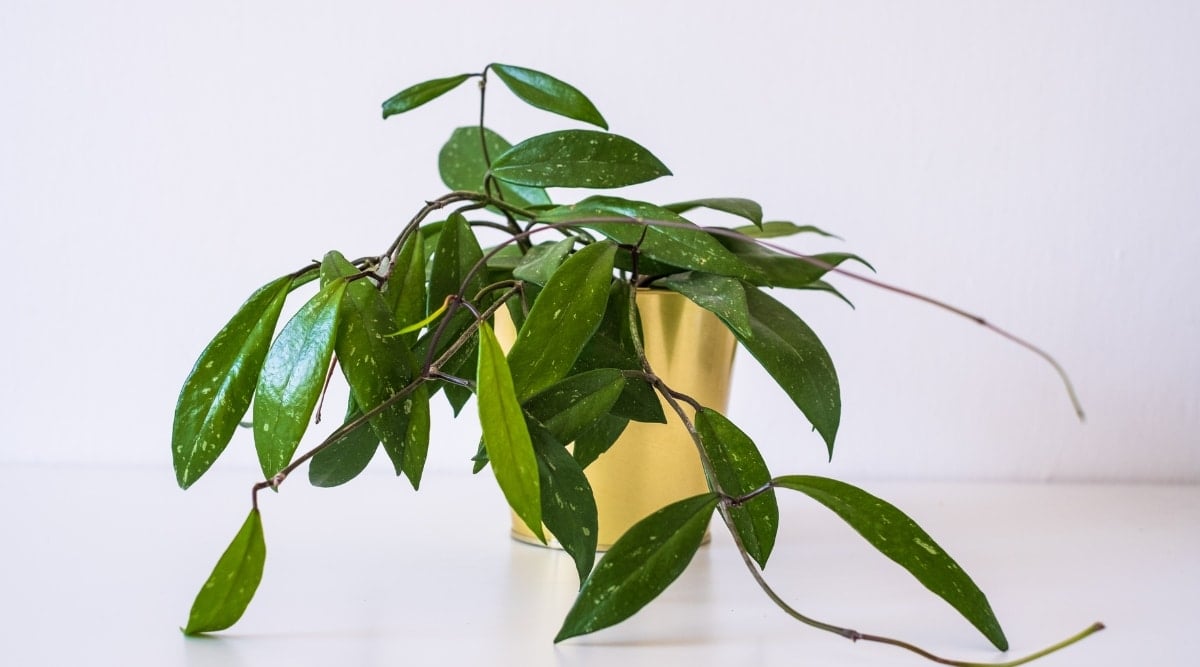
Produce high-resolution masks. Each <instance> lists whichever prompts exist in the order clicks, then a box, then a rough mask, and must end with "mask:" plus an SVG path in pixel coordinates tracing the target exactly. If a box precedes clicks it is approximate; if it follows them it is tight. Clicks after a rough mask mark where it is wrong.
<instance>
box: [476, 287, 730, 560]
mask: <svg viewBox="0 0 1200 667" xmlns="http://www.w3.org/2000/svg"><path fill="white" fill-rule="evenodd" d="M637 300H638V312H639V313H640V315H641V320H642V338H643V341H644V346H645V350H646V358H647V359H648V360H649V361H650V366H651V368H652V369H653V370H654V373H655V374H656V375H658V376H659V377H661V378H662V379H663V380H664V381H665V382H666V383H667V384H668V385H669V386H670V387H671V388H673V389H675V390H676V391H681V392H683V393H685V394H688V395H690V396H692V397H694V398H695V399H696V400H697V401H699V402H700V404H701V405H704V406H706V407H711V408H713V409H716V410H720V411H724V410H725V407H726V403H727V401H728V399H729V378H730V371H731V370H732V367H733V354H734V350H735V349H736V346H737V341H736V340H735V339H734V337H733V334H731V333H730V332H729V330H728V329H727V328H725V325H724V324H722V323H721V321H720V320H719V319H717V317H716V316H715V315H713V314H712V313H710V312H708V311H707V310H704V309H703V308H700V307H699V306H697V305H696V304H694V303H692V302H691V301H689V300H688V299H687V298H685V297H683V296H681V295H679V294H677V293H675V292H668V291H663V290H639V291H638V298H637ZM496 335H497V337H498V338H499V339H500V342H501V345H503V346H504V347H505V348H506V349H507V347H508V346H510V345H511V344H512V341H513V340H514V339H515V331H514V330H513V325H512V322H511V320H509V319H508V317H507V312H506V311H504V310H503V309H502V310H501V311H499V312H498V313H497V317H496ZM659 401H660V402H661V403H662V406H663V412H664V413H665V414H666V417H667V423H665V424H648V423H643V422H630V423H629V426H628V427H627V428H626V429H625V432H624V433H623V434H622V435H621V437H620V438H619V439H618V440H617V441H616V443H614V444H613V446H612V448H611V449H609V450H608V451H607V452H605V453H604V454H602V455H601V456H600V457H599V458H598V459H597V460H596V461H595V462H593V463H592V464H591V465H589V466H588V467H587V468H586V469H585V473H586V474H587V478H588V481H589V483H590V484H591V485H592V491H593V493H594V494H595V497H596V507H597V512H598V530H599V532H598V536H597V547H598V549H599V550H601V551H603V550H605V549H608V548H609V547H610V546H612V545H613V543H615V542H616V541H617V539H618V538H619V537H621V535H623V534H624V533H625V531H626V530H628V529H629V528H630V527H631V526H633V524H635V523H637V522H638V521H640V520H641V519H642V518H644V517H645V516H647V515H649V514H650V513H652V512H654V511H655V510H658V509H660V508H662V507H664V506H666V505H668V504H670V503H672V502H674V501H676V500H680V499H683V498H687V497H690V496H694V495H697V494H700V493H704V492H706V491H707V490H708V485H707V483H706V482H705V479H704V471H703V469H702V468H701V465H700V455H699V453H698V452H697V451H696V445H695V443H694V442H693V441H692V438H691V436H690V435H689V434H688V432H687V430H686V429H685V428H684V427H683V424H681V423H680V420H679V417H678V416H677V415H676V414H675V412H674V411H673V410H672V409H671V408H670V407H669V406H668V405H667V404H666V402H665V401H663V400H662V398H661V397H660V398H659ZM684 409H685V410H687V411H688V413H689V414H692V412H693V411H692V409H691V408H690V407H688V406H687V405H686V404H684ZM546 534H547V536H550V533H549V531H546ZM512 535H513V537H514V538H515V539H517V540H520V541H522V542H529V543H531V544H537V545H541V542H539V541H538V539H537V538H536V537H535V536H534V535H533V533H532V532H531V531H530V530H529V528H528V527H527V526H525V524H524V523H523V522H522V521H521V520H520V519H519V518H517V517H516V515H515V514H514V515H513V520H512ZM706 539H707V538H706ZM557 544H558V543H557V542H556V541H555V540H553V539H551V541H550V545H551V546H557Z"/></svg>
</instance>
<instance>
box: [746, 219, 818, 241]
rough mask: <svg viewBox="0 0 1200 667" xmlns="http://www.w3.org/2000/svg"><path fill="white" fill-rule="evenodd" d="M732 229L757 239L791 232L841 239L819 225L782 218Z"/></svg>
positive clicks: (789, 234)
mask: <svg viewBox="0 0 1200 667" xmlns="http://www.w3.org/2000/svg"><path fill="white" fill-rule="evenodd" d="M734 231H736V232H741V233H743V234H745V235H746V236H752V237H754V238H759V239H773V238H778V237H780V236H791V235H793V234H817V235H818V236H824V237H826V238H831V239H839V240H840V239H841V237H840V236H836V235H834V234H830V233H829V232H827V231H825V230H823V229H821V228H819V227H813V226H812V225H797V224H795V223H792V222H785V221H783V220H773V221H771V222H764V223H762V225H761V226H754V225H746V226H745V227H738V228H737V229H735V230H734Z"/></svg>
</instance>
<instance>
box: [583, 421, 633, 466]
mask: <svg viewBox="0 0 1200 667" xmlns="http://www.w3.org/2000/svg"><path fill="white" fill-rule="evenodd" d="M628 425H629V420H628V419H626V418H624V417H617V416H616V415H604V416H603V417H601V418H600V419H598V420H596V423H595V424H593V425H592V426H591V427H590V428H588V429H587V430H586V431H584V432H583V433H580V434H579V435H578V436H576V438H575V449H574V451H572V452H571V454H572V456H574V457H575V461H576V462H577V463H579V467H581V468H586V467H588V466H590V465H592V463H593V462H594V461H595V460H596V459H598V458H600V455H601V454H603V453H604V452H607V451H608V450H609V448H610V447H612V446H613V445H614V444H615V443H616V442H617V438H620V437H621V434H622V433H624V432H625V427H626V426H628Z"/></svg>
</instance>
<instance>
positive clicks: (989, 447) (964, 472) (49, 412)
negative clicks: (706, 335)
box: [0, 0, 1200, 481]
mask: <svg viewBox="0 0 1200 667" xmlns="http://www.w3.org/2000/svg"><path fill="white" fill-rule="evenodd" d="M1197 34H1200V5H1198V4H1197V3H1195V2H1190V1H1187V0H1179V1H1177V2H1171V1H1162V2H1153V3H1144V2H1136V1H1133V0H1129V1H1124V2H1075V1H1066V0H1037V1H1033V0H1030V1H1023V2H1010V1H1005V2H999V1H993V2H970V3H964V2H960V1H958V0H941V1H924V2H906V3H894V2H887V1H882V2H844V1H842V0H838V1H836V2H792V3H780V2H776V1H774V0H772V1H770V2H768V1H766V0H762V1H755V0H747V1H742V2H736V3H729V2H725V1H718V0H699V1H695V0H693V1H688V2H682V1H677V2H655V3H647V2H640V1H634V0H623V1H614V2H604V3H591V4H584V3H562V2H549V1H541V2H520V3H516V2H513V3H504V2H495V1H491V0H489V1H487V2H484V1H482V0H473V1H467V2H443V3H432V2H425V3H416V2H384V1H382V0H375V1H372V2H349V1H348V2H339V3H314V2H295V1H288V2H282V1H265V0H264V1H256V2H250V3H247V2H242V1H235V0H212V1H209V2H192V3H178V2H166V3H164V2H158V1H147V0H141V1H136V0H131V1H129V2H122V3H117V4H116V5H113V4H110V3H94V2H82V1H78V0H45V1H39V2H27V1H22V0H6V1H5V2H3V3H0V90H2V91H3V93H2V94H3V99H4V102H3V104H0V248H3V249H4V251H5V263H6V267H7V272H6V275H7V276H8V278H9V289H8V290H6V293H5V296H4V307H3V312H4V315H3V318H4V324H5V326H4V327H2V328H0V345H3V347H4V349H5V350H6V351H7V353H6V354H5V355H4V361H3V362H2V365H0V368H2V369H3V373H4V377H5V378H6V380H7V381H6V382H4V383H0V406H3V407H0V410H3V419H0V461H33V462H41V463H88V464H101V465H103V464H110V463H114V462H117V463H133V464H152V465H161V464H162V463H163V462H164V461H166V460H167V456H168V448H167V440H168V437H169V436H168V433H169V432H170V419H171V413H172V410H173V407H174V401H175V397H176V395H177V392H178V389H179V386H180V384H181V383H182V381H183V378H184V376H185V375H186V374H187V371H188V369H189V368H190V367H191V364H192V362H193V360H194V359H195V357H196V356H197V355H198V354H199V351H200V350H201V349H202V347H203V346H204V344H205V342H206V341H207V340H208V339H209V338H210V337H211V336H212V334H213V333H214V332H215V331H216V330H217V329H218V328H219V327H220V325H221V324H222V323H223V322H224V321H225V320H226V319H227V318H228V317H229V315H230V314H231V313H232V311H233V310H234V309H235V307H236V305H237V304H238V303H240V302H241V301H242V299H244V298H245V297H246V296H247V295H248V294H249V293H250V292H251V291H252V290H253V289H254V288H255V287H257V286H258V285H260V284H263V283H265V282H266V281H267V280H269V279H271V278H273V277H274V276H276V275H278V274H280V273H282V272H285V271H289V270H292V269H293V268H295V267H297V266H298V265H300V264H302V263H303V262H305V261H306V260H308V259H309V258H311V257H319V256H320V255H322V254H323V253H324V252H325V251H326V250H328V249H330V248H338V249H340V250H343V251H344V252H346V254H348V255H352V256H357V255H362V254H368V253H373V252H378V251H380V250H381V249H382V248H383V247H385V246H386V245H387V243H388V242H389V241H390V240H391V238H392V236H393V235H394V233H395V231H396V227H397V225H398V224H399V222H400V221H401V220H404V219H407V217H408V215H409V214H410V212H411V211H412V210H413V209H414V208H415V206H416V205H417V204H419V202H421V201H422V200H424V199H426V198H429V197H433V196H436V195H438V194H440V193H441V192H442V189H443V188H442V186H441V184H440V183H438V181H437V178H436V174H435V171H434V165H435V158H436V153H437V149H438V147H439V146H440V145H441V142H442V141H443V139H444V137H446V136H448V134H449V132H450V129H451V128H452V127H453V126H455V125H460V124H469V123H471V122H473V121H474V115H475V113H476V100H475V97H474V95H473V92H472V90H471V87H470V86H464V87H463V88H462V89H460V90H457V91H455V92H454V93H452V94H451V95H449V96H447V97H446V98H444V99H440V100H438V101H436V102H435V103H432V104H431V105H430V106H429V107H427V108H422V109H419V110H417V111H416V112H414V113H413V114H411V115H410V116H409V117H399V118H395V119H392V120H389V121H387V122H383V121H381V120H380V119H379V104H380V102H381V101H382V100H384V99H385V98H387V97H388V96H390V95H391V94H393V93H394V92H396V91H397V90H399V89H401V88H402V87H405V86H407V85H409V84H411V83H414V82H417V81H421V80H424V79H426V78H431V77H437V76H445V75H448V74H451V73H455V72H458V71H474V70H478V69H479V68H481V67H482V66H483V64H484V63H487V62H491V61H500V62H512V63H517V64H524V65H527V66H531V67H535V68H541V69H544V70H546V71H548V72H551V73H553V74H556V75H558V76H560V77H562V78H563V79H565V80H568V81H570V82H572V83H574V84H575V85H577V86H579V87H580V88H581V89H582V90H584V91H585V92H586V93H587V94H589V95H590V96H591V97H592V99H594V100H595V102H596V104H597V105H598V107H599V108H600V109H601V110H602V111H603V112H604V113H605V114H606V116H607V117H608V118H609V120H610V122H611V124H612V127H613V129H614V131H616V132H619V133H623V134H626V135H628V136H631V137H634V138H636V139H637V140H639V141H641V142H643V143H644V144H646V145H647V146H648V147H649V148H651V149H652V150H653V151H654V152H655V153H656V154H657V155H659V156H660V157H661V158H662V159H663V160H664V161H665V162H666V163H667V164H668V165H669V166H670V167H672V169H673V170H674V171H675V173H676V174H677V175H676V176H675V177H674V178H670V179H663V180H661V181H659V182H655V183H652V184H649V185H647V186H645V187H641V188H636V189H634V190H633V191H632V195H633V196H644V197H648V198H653V199H656V200H667V201H669V200H672V199H682V198H692V197H696V196H708V195H735V196H747V197H752V198H755V199H758V200H759V201H761V202H762V203H763V204H764V205H765V206H766V209H767V212H768V216H770V217H783V218H790V219H793V220H796V221H798V222H802V223H811V224H817V225H820V226H821V227H825V228H828V229H830V230H832V231H835V232H837V233H839V234H841V235H842V236H843V237H844V238H845V239H846V243H845V244H839V243H837V242H829V243H827V244H825V243H821V244H815V243H814V244H805V245H800V246H798V247H800V248H801V249H806V250H813V249H835V250H836V249H849V250H852V251H856V252H859V253H861V254H862V255H864V256H865V257H867V258H868V259H870V260H871V261H872V262H874V264H875V266H876V267H877V268H878V269H879V272H880V276H881V277H882V278H884V279H886V280H890V281H895V282H897V283H900V284H902V285H905V286H908V287H911V288H915V289H918V290H924V291H927V292H931V293H933V294H935V295H939V296H942V297H945V298H946V299H948V300H950V301H951V302H953V303H955V304H958V305H961V306H964V307H967V308H969V309H972V310H975V311H978V312H981V313H983V314H985V315H987V316H988V317H989V318H991V319H992V320H993V321H995V322H997V323H999V324H1001V325H1003V326H1006V327H1008V328H1010V329H1011V330H1013V331H1014V332H1016V333H1019V334H1021V335H1024V336H1027V337H1028V338H1030V339H1032V340H1034V341H1036V342H1037V343H1039V344H1041V345H1043V346H1044V347H1046V348H1047V349H1048V350H1050V351H1051V352H1053V353H1055V354H1056V355H1058V356H1059V357H1060V359H1061V360H1062V362H1063V363H1064V365H1065V366H1066V367H1067V368H1068V369H1069V370H1070V371H1071V373H1072V374H1073V375H1074V378H1075V380H1076V382H1077V384H1078V386H1079V390H1080V394H1081V396H1082V398H1083V400H1084V402H1085V404H1086V406H1087V408H1088V410H1089V416H1090V419H1089V422H1088V423H1087V424H1086V425H1085V426H1082V427H1081V426H1080V425H1078V424H1077V423H1076V422H1075V421H1074V418H1073V416H1072V414H1071V412H1070V410H1069V408H1068V406H1067V403H1066V399H1065V397H1064V395H1063V393H1062V391H1061V389H1060V387H1059V385H1058V382H1057V380H1056V379H1055V378H1054V376H1053V375H1052V373H1051V372H1050V371H1049V369H1048V368H1046V367H1045V366H1044V365H1043V364H1042V363H1041V362H1039V361H1038V360H1037V359H1035V358H1034V357H1032V356H1031V355H1029V354H1026V353H1024V352H1023V351H1021V350H1019V349H1017V348H1015V347H1013V346H1011V345H1009V344H1007V343H1005V342H1004V341H1001V340H1000V339H998V338H995V337H991V336H988V335H985V334H984V333H982V332H981V331H979V330H977V329H975V328H973V326H972V325H970V324H967V323H965V322H962V321H955V320H954V319H953V318H951V317H948V316H946V315H943V314H940V313H937V312H935V311H932V310H930V309H929V308H927V307H925V306H921V305H919V304H915V303H912V302H905V301H903V300H900V299H898V298H895V297H893V296H890V295H886V294H880V293H877V292H875V291H872V290H870V289H868V288H865V287H863V286H860V285H856V284H850V283H848V282H846V281H840V284H841V285H842V286H843V288H844V289H845V290H846V292H847V293H848V294H849V295H850V297H851V298H852V299H853V300H854V301H855V302H856V303H857V305H858V310H857V311H856V312H851V311H850V310H848V309H846V308H844V307H842V306H840V305H839V304H837V303H835V302H834V301H832V300H830V299H827V298H824V297H823V296H820V295H801V296H795V297H789V302H791V303H794V304H796V305H797V306H798V307H800V308H801V309H802V313H803V314H804V316H805V317H806V318H807V319H808V320H809V321H810V322H811V323H812V324H813V326H814V328H815V329H816V330H817V332H818V333H819V334H820V335H821V336H822V338H823V339H824V340H825V341H826V343H827V345H828V346H829V348H830V349H831V351H832V353H833V356H834V359H835V361H836V363H837V365H838V368H839V372H840V374H841V377H842V384H843V388H844V395H845V416H844V420H843V427H842V431H841V434H840V438H839V441H840V442H839V452H838V455H837V456H836V457H835V458H834V464H833V466H832V467H831V468H827V467H825V466H824V452H823V448H822V447H821V445H820V444H819V442H818V441H817V439H816V438H815V437H814V436H811V435H808V434H807V428H806V427H805V425H804V423H803V420H802V418H801V417H799V415H796V414H795V412H794V411H793V410H792V409H791V408H790V405H789V404H788V402H787V400H786V398H785V397H784V395H783V393H782V392H780V391H778V390H776V389H774V388H769V380H768V379H767V378H766V376H765V375H764V374H763V373H762V372H761V371H759V370H758V369H757V368H756V367H755V365H754V364H753V363H750V362H749V360H748V359H744V360H743V363H740V364H739V365H738V369H737V377H736V380H735V383H736V386H735V398H734V400H733V404H732V406H731V410H730V414H731V417H732V418H733V419H734V420H735V421H737V422H738V423H739V424H741V425H742V426H743V427H744V428H745V429H746V430H748V431H750V432H751V433H752V435H753V436H754V437H755V439H756V440H757V441H759V442H760V444H761V445H762V446H763V447H764V448H765V449H766V450H767V453H768V457H769V458H770V459H771V460H772V461H773V462H774V461H780V462H781V465H782V463H784V462H786V464H787V466H788V467H790V468H793V469H814V468H816V467H817V466H821V468H820V469H821V470H828V471H830V472H832V473H833V474H837V475H847V476H855V477H885V478H950V479H1022V480H1044V479H1108V480H1158V481H1170V480H1176V481H1178V480H1191V481H1196V480H1200V446H1198V441H1197V436H1196V434H1197V433H1200V347H1197V346H1196V344H1195V341H1197V340H1200V309H1198V308H1197V299H1196V297H1195V292H1194V285H1196V284H1198V283H1200V268H1198V266H1200V265H1198V264H1197V262H1196V261H1195V257H1196V256H1197V254H1200V225H1197V224H1196V221H1197V220H1200V187H1198V184H1197V175H1198V174H1200V132H1198V130H1197V124H1196V121H1195V119H1196V118H1197V117H1200V77H1197V70H1196V63H1198V62H1200V40H1197V39H1196V35H1197ZM489 108H490V110H491V112H492V115H491V118H492V119H493V125H494V126H495V128H496V129H497V130H499V131H501V132H502V133H503V134H505V135H507V136H509V137H510V138H512V139H519V138H522V137H525V136H529V135H531V134H533V133H536V132H541V131H546V130H548V129H555V128H558V127H561V126H563V122H565V121H563V122H560V121H559V120H557V119H555V118H553V117H551V116H549V115H547V114H544V113H542V112H539V111H535V110H526V109H524V108H521V107H520V105H518V104H516V103H514V102H512V98H511V96H509V95H508V93H507V92H506V91H505V90H503V88H502V87H500V86H497V87H496V89H495V91H494V94H493V95H492V96H491V99H490V101H489ZM567 195H568V196H571V193H567ZM780 412H784V413H786V414H788V415H791V416H789V417H788V418H787V419H780V418H777V417H772V418H768V416H769V415H773V414H777V413H780ZM443 428H444V429H445V430H444V432H445V433H447V434H448V436H447V441H458V442H470V441H471V438H472V436H471V431H472V429H473V426H472V425H471V424H469V423H467V424H464V425H463V426H461V427H446V426H444V427H443ZM456 429H457V430H456ZM796 434H802V435H801V438H799V439H801V441H800V442H796V440H797V439H798V438H797V437H796ZM464 449H469V446H464ZM462 456H463V454H462V452H459V451H457V450H456V451H453V452H451V451H449V450H448V449H447V448H439V449H436V450H435V452H434V458H433V460H432V463H431V465H433V466H434V467H435V468H439V469H443V470H444V469H449V468H450V467H452V466H457V463H458V461H460V460H461V458H462ZM241 461H243V462H244V463H246V464H250V462H249V459H248V458H247V457H243V458H242V459H241ZM250 465H252V464H250Z"/></svg>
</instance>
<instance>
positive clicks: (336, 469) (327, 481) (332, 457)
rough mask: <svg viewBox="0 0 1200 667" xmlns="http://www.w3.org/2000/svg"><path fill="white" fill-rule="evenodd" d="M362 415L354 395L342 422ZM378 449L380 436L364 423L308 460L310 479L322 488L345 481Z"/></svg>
mask: <svg viewBox="0 0 1200 667" xmlns="http://www.w3.org/2000/svg"><path fill="white" fill-rule="evenodd" d="M362 414H363V412H362V410H360V409H359V408H358V405H357V404H356V403H355V402H354V396H351V397H350V400H349V401H348V405H347V406H346V418H345V419H344V420H343V421H342V424H343V425H345V424H349V423H350V422H352V421H354V420H356V419H358V418H360V417H362ZM377 451H379V436H377V435H375V431H373V430H372V429H371V427H370V426H369V425H368V424H363V425H361V426H359V427H358V428H356V429H354V430H353V431H350V432H349V433H347V434H345V435H343V436H342V437H340V438H338V439H337V440H336V441H334V442H333V443H331V444H330V445H329V446H328V447H326V448H325V449H322V450H321V451H319V452H317V454H316V456H313V457H312V460H311V461H309V462H308V481H309V483H310V484H312V485H313V486H319V487H322V488H330V487H334V486H340V485H342V484H345V483H346V482H349V481H350V480H352V479H354V478H355V477H358V475H359V474H360V473H361V472H362V471H364V470H366V469H367V465H368V464H369V463H371V459H372V458H374V457H375V452H377Z"/></svg>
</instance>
